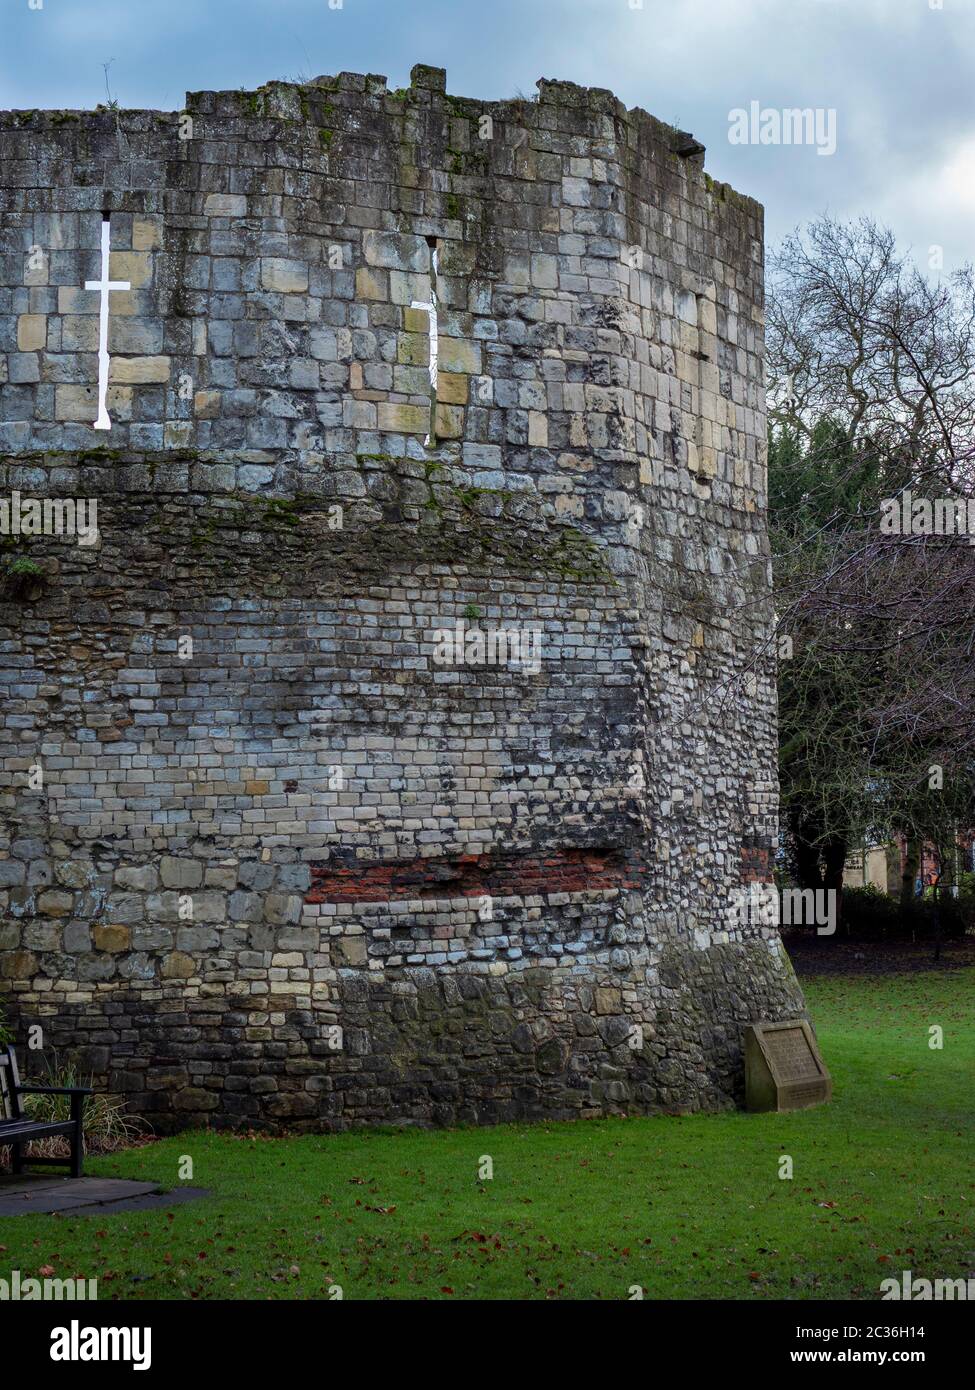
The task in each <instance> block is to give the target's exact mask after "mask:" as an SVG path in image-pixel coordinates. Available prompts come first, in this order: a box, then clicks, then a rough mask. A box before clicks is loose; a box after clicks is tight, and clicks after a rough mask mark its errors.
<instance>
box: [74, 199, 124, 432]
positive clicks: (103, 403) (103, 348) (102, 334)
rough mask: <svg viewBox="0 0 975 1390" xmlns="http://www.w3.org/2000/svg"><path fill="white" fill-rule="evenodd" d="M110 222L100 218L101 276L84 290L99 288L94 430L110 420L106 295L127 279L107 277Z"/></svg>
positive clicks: (107, 425)
mask: <svg viewBox="0 0 975 1390" xmlns="http://www.w3.org/2000/svg"><path fill="white" fill-rule="evenodd" d="M110 234H111V224H110V222H109V220H108V218H107V217H104V218H103V219H102V278H101V279H100V280H86V281H85V289H86V290H100V291H101V296H102V298H101V304H100V306H99V310H98V417H97V419H96V420H95V429H96V430H110V429H111V428H112V422H111V420H110V419H109V417H108V296H109V292H110V291H111V290H127V289H130V288H131V286H130V284H129V281H128V280H110V279H109V278H108V258H109V254H110V251H109V241H110Z"/></svg>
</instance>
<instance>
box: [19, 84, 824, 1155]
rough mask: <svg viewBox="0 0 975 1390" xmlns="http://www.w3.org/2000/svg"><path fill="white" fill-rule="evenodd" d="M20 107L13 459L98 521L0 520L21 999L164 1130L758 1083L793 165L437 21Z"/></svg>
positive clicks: (771, 995) (782, 973)
mask: <svg viewBox="0 0 975 1390" xmlns="http://www.w3.org/2000/svg"><path fill="white" fill-rule="evenodd" d="M0 156H2V160H0V196H2V200H3V201H2V230H0V237H2V241H0V447H2V450H3V457H2V463H0V499H3V498H6V499H11V498H12V497H13V495H14V493H19V494H20V497H21V502H22V503H23V499H37V500H38V501H43V500H44V499H48V500H50V499H53V498H60V499H65V498H75V499H94V500H96V501H97V504H98V512H97V520H98V532H99V535H98V540H97V542H95V543H94V544H90V545H79V544H76V543H74V541H73V539H72V538H71V537H69V536H65V535H62V536H53V535H24V534H21V535H19V536H16V535H7V536H0V544H2V546H3V555H4V561H3V564H4V571H3V577H2V581H0V582H2V584H3V590H4V591H3V595H2V599H0V682H2V685H0V690H2V691H3V692H4V699H3V711H2V718H0V756H2V784H0V910H2V918H0V993H2V994H3V995H4V996H5V997H6V999H7V1001H8V1005H9V1007H10V1009H11V1011H12V1013H13V1014H14V1017H15V1020H16V1023H17V1026H18V1029H19V1030H20V1032H21V1034H24V1030H26V1028H27V1027H28V1025H30V1024H32V1023H40V1024H41V1026H42V1028H43V1029H44V1038H45V1047H46V1048H51V1047H55V1048H59V1049H66V1048H69V1049H71V1050H73V1051H75V1052H76V1053H78V1055H79V1057H80V1060H81V1062H82V1065H83V1066H85V1067H86V1068H88V1069H90V1070H92V1071H93V1072H94V1074H95V1077H96V1084H101V1085H106V1086H108V1087H110V1088H111V1089H112V1090H115V1091H119V1092H124V1093H125V1094H126V1095H127V1098H128V1100H129V1103H130V1104H131V1105H132V1106H133V1107H134V1108H136V1109H138V1110H140V1111H142V1112H143V1113H145V1114H146V1115H147V1116H148V1117H149V1118H150V1119H151V1120H152V1121H153V1123H155V1124H156V1125H157V1126H158V1127H159V1128H161V1129H165V1128H172V1127H175V1126H178V1125H179V1124H183V1123H194V1122H201V1121H210V1122H214V1123H263V1124H268V1125H289V1126H292V1127H294V1126H306V1127H314V1126H323V1127H330V1128H339V1127H343V1126H347V1125H349V1124H353V1123H370V1122H389V1121H393V1120H401V1121H406V1122H411V1123H430V1122H452V1121H481V1122H484V1121H489V1120H497V1119H503V1118H514V1117H516V1116H540V1115H547V1116H550V1117H556V1116H568V1115H577V1114H593V1113H602V1112H607V1111H614V1110H616V1111H618V1110H627V1109H643V1110H651V1109H655V1108H661V1107H664V1108H686V1109H696V1108H700V1107H702V1106H709V1107H713V1106H721V1105H726V1104H729V1103H732V1102H733V1101H734V1100H735V1099H738V1098H740V1094H741V1089H742V1084H743V1076H742V1061H741V1046H742V1043H741V1037H742V1028H743V1025H744V1024H745V1023H747V1022H748V1021H750V1020H752V1019H753V1018H758V1017H765V1018H779V1017H785V1016H791V1015H793V1014H795V1013H796V1012H799V1011H801V1009H802V1000H801V995H800V993H799V990H798V987H797V986H796V983H795V979H794V977H793V975H792V972H791V969H790V967H789V965H788V961H787V959H786V958H785V956H784V953H783V951H782V948H781V945H780V943H779V941H778V937H777V934H776V933H775V931H774V930H772V929H770V928H769V927H767V926H763V925H762V924H760V923H756V922H751V921H749V920H748V919H747V918H745V919H743V918H742V916H741V914H740V912H738V911H737V906H738V904H739V902H740V898H741V893H742V885H743V884H746V883H747V882H748V881H749V880H751V879H754V878H756V877H757V878H766V877H768V873H769V869H768V855H769V849H770V846H771V844H772V837H773V834H774V826H775V727H774V686H773V684H772V677H771V671H770V664H769V659H768V652H767V643H768V638H769V633H770V630H771V603H770V593H769V585H770V576H769V566H768V556H767V543H766V537H765V528H764V516H763V507H764V492H765V476H764V431H765V417H764V393H763V386H762V365H761V359H762V221H761V209H760V208H759V207H758V206H757V205H756V204H755V203H753V202H751V201H750V200H748V199H744V198H741V197H740V196H739V195H737V194H735V193H734V192H732V190H730V189H728V188H727V187H726V186H723V185H717V184H715V183H713V181H712V180H710V179H709V178H708V176H707V175H706V174H705V173H704V171H703V150H702V149H701V147H700V146H699V145H697V144H696V143H695V142H694V141H693V140H692V138H691V137H689V136H687V135H686V134H685V133H682V132H680V131H676V130H674V129H672V128H671V127H668V126H665V125H662V124H661V123H659V122H657V121H655V120H654V119H653V118H651V117H649V116H647V115H646V113H644V112H642V111H639V110H634V111H630V112H627V111H626V110H625V108H624V107H623V106H622V105H621V104H620V103H619V102H618V101H617V100H616V99H615V98H614V97H613V96H612V95H611V94H610V93H608V92H604V91H598V90H586V89H582V88H577V87H574V86H572V85H571V84H566V83H554V82H541V83H540V84H539V97H538V99H537V101H525V100H519V101H511V102H499V103H483V102H477V101H473V100H466V99H458V98H455V97H452V96H448V95H447V94H446V90H445V79H444V74H443V73H442V72H441V71H439V70H437V69H431V68H423V67H420V68H416V69H414V72H413V75H412V84H411V86H410V88H409V89H407V90H405V91H399V92H389V91H387V90H386V84H385V79H383V78H379V77H372V76H369V77H363V76H359V75H356V74H342V75H340V76H339V77H338V78H335V79H331V78H321V79H318V80H317V81H316V82H315V83H312V84H309V85H307V86H302V87H299V86H294V85H289V84H282V83H272V84H269V85H268V86H267V87H265V88H262V89H260V90H259V91H258V92H252V93H239V92H224V93H198V94H195V95H190V96H188V98H187V103H186V108H185V111H183V112H174V113H160V112H129V111H124V112H114V111H103V112H98V113H85V112H8V113H4V114H2V115H0ZM106 215H107V216H108V218H109V226H110V237H111V248H112V255H111V265H110V274H111V277H112V279H113V280H118V281H126V282H128V284H129V286H130V288H129V289H127V290H114V291H112V292H111V294H110V296H109V305H110V317H109V327H108V347H109V351H110V353H111V365H110V376H109V388H108V408H109V411H110V414H111V419H112V428H111V431H110V432H101V431H96V430H94V429H93V427H92V426H93V422H94V420H95V415H96V407H97V395H98V389H97V381H98V345H99V339H98V333H99V318H98V315H99V307H100V295H99V294H98V293H97V292H95V291H92V290H87V289H85V288H84V286H85V284H86V283H88V282H91V281H96V280H98V279H99V277H100V252H99V246H100V238H101V235H102V224H103V218H104V217H105V216H106ZM433 295H435V297H436V303H437V311H436V320H435V332H434V334H433V338H432V341H433V342H434V343H435V345H436V357H437V371H436V391H435V399H433V400H432V399H431V372H430V344H431V334H430V317H431V316H430V313H429V310H428V309H426V308H423V307H417V306H423V305H428V304H430V303H432V296H433ZM25 560H28V561H30V562H31V563H29V564H27V565H25V564H24V563H23V562H24V561H25ZM35 567H36V568H35ZM499 632H500V633H501V634H518V635H519V636H520V637H521V639H522V643H523V645H522V646H521V648H520V649H519V650H518V651H513V650H512V648H511V645H510V644H509V646H508V649H507V650H504V649H502V651H501V653H500V656H498V653H497V652H495V653H494V657H498V659H497V660H495V659H493V658H492V656H491V655H490V654H487V655H485V654H483V653H481V652H480V651H479V649H478V645H477V643H478V641H479V640H481V639H484V638H490V637H491V635H492V634H493V635H494V636H497V634H498V633H499ZM445 634H446V636H445ZM529 636H530V638H531V641H530V643H529V642H528V637H529ZM35 1060H36V1059H35Z"/></svg>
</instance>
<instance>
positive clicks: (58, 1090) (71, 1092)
mask: <svg viewBox="0 0 975 1390" xmlns="http://www.w3.org/2000/svg"><path fill="white" fill-rule="evenodd" d="M17 1091H18V1092H19V1093H20V1094H21V1095H30V1096H93V1095H94V1094H95V1093H94V1091H93V1090H92V1088H91V1087H90V1086H18V1087H17Z"/></svg>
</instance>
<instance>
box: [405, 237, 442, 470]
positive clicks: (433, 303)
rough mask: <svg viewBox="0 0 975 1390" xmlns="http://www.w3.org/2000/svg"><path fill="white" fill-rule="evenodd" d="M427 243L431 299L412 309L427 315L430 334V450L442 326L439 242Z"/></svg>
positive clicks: (430, 239)
mask: <svg viewBox="0 0 975 1390" xmlns="http://www.w3.org/2000/svg"><path fill="white" fill-rule="evenodd" d="M426 242H427V245H428V246H429V248H430V298H429V299H428V300H425V299H414V300H413V303H412V304H411V306H410V307H411V308H413V309H422V310H423V311H424V312H425V313H426V316H427V323H428V331H429V334H430V428H429V430H428V432H427V437H426V439H425V440H424V441H423V442H424V444H425V446H426V447H427V448H428V449H432V448H433V447H434V446H435V445H436V442H437V371H438V368H437V357H438V350H439V341H440V324H439V320H438V317H437V276H438V274H439V264H438V254H439V242H438V241H437V238H436V237H435V236H428V237H427V239H426Z"/></svg>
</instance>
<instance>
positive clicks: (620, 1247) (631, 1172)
mask: <svg viewBox="0 0 975 1390" xmlns="http://www.w3.org/2000/svg"><path fill="white" fill-rule="evenodd" d="M805 986H806V992H807V997H808V1000H809V1006H810V1009H811V1012H812V1016H813V1018H814V1020H815V1022H816V1025H817V1030H818V1033H819V1038H820V1042H821V1045H822V1049H823V1053H824V1056H825V1058H826V1061H827V1065H828V1066H829V1067H830V1069H831V1071H832V1074H833V1080H834V1095H835V1098H834V1101H833V1104H832V1105H830V1106H826V1107H822V1108H820V1109H817V1110H809V1111H805V1112H798V1113H795V1114H791V1115H782V1116H776V1115H746V1114H727V1115H710V1116H693V1117H688V1118H673V1117H666V1116H663V1117H659V1118H652V1119H645V1118H635V1119H627V1120H604V1121H580V1122H577V1123H570V1124H562V1125H557V1124H546V1125H531V1126H528V1125H525V1126H521V1125H506V1126H503V1127H500V1128H496V1129H469V1130H452V1131H433V1132H428V1131H423V1132H416V1131H387V1132H366V1133H363V1132H359V1133H355V1134H346V1135H338V1136H319V1137H309V1138H300V1139H290V1140H281V1139H277V1140H275V1139H240V1138H230V1137H220V1136H217V1135H208V1134H204V1133H200V1132H198V1131H194V1132H191V1133H188V1134H184V1135H182V1136H178V1137H176V1138H174V1139H167V1140H165V1141H163V1142H160V1143H157V1144H151V1145H149V1146H148V1147H146V1148H142V1149H136V1150H131V1151H129V1152H127V1153H123V1154H120V1155H116V1156H114V1157H103V1158H100V1159H92V1160H90V1161H89V1163H88V1165H87V1171H89V1172H91V1173H94V1174H99V1175H102V1176H110V1175H111V1176H120V1177H131V1178H144V1179H148V1178H151V1179H158V1180H160V1181H161V1182H163V1183H165V1184H166V1185H172V1184H174V1183H175V1182H176V1180H177V1164H178V1161H179V1159H180V1156H181V1155H184V1154H188V1155H190V1156H191V1157H192V1159H193V1163H194V1173H193V1179H192V1182H193V1185H196V1186H203V1187H207V1188H209V1189H211V1192H212V1196H210V1197H209V1198H208V1199H206V1200H204V1201H200V1202H196V1203H190V1204H187V1205H184V1206H177V1207H173V1208H171V1209H169V1210H163V1211H156V1212H152V1213H149V1214H145V1213H133V1214H128V1215H126V1214H119V1215H116V1216H107V1215H100V1216H91V1217H69V1216H32V1217H13V1218H6V1219H0V1272H2V1273H4V1274H5V1273H6V1271H8V1270H11V1269H14V1268H19V1269H20V1270H21V1272H22V1274H23V1275H24V1276H26V1275H27V1273H36V1272H37V1270H38V1269H39V1267H40V1266H43V1265H50V1266H52V1267H53V1268H54V1269H55V1270H56V1272H57V1275H58V1276H59V1277H62V1278H63V1277H68V1276H70V1275H76V1276H85V1277H87V1278H92V1277H97V1278H98V1280H99V1290H98V1292H99V1298H101V1299H106V1298H123V1299H128V1298H279V1299H282V1298H284V1299H291V1298H322V1297H326V1296H327V1294H326V1290H327V1289H328V1288H329V1286H330V1285H336V1284H337V1285H341V1287H342V1290H343V1294H344V1297H345V1298H451V1297H453V1298H457V1299H465V1298H516V1299H523V1298H610V1299H621V1298H626V1297H627V1296H628V1290H629V1288H630V1286H631V1285H634V1284H638V1285H641V1286H642V1287H643V1289H644V1291H645V1296H646V1297H647V1298H831V1297H832V1298H866V1299H875V1298H877V1297H878V1293H879V1284H880V1281H881V1279H883V1278H886V1277H889V1276H890V1275H895V1276H898V1277H899V1273H900V1271H901V1270H902V1269H911V1270H913V1271H914V1273H915V1275H922V1276H925V1277H927V1278H932V1279H933V1278H958V1277H968V1276H969V1275H973V1274H975V1222H973V1205H975V1166H973V1164H972V1156H973V1143H972V1141H973V1135H975V1122H973V1110H975V1087H973V1078H975V1022H973V1017H972V1008H971V999H972V992H973V988H975V970H971V969H964V970H956V971H951V972H949V971H944V972H942V971H937V972H930V973H924V974H913V975H897V976H887V977H876V978H870V977H867V978H864V977H858V978H849V977H841V978H830V979H825V978H820V979H818V980H811V981H810V980H807V981H805ZM933 1024H939V1025H940V1026H941V1027H942V1028H943V1029H944V1047H943V1050H941V1051H934V1050H931V1049H930V1048H929V1046H928V1039H929V1034H928V1029H929V1028H930V1027H931V1025H933ZM484 1154H488V1155H490V1156H491V1158H492V1159H493V1162H494V1177H493V1179H492V1180H490V1181H484V1182H479V1181H478V1177H477V1167H478V1161H479V1159H480V1157H481V1155H484ZM783 1154H789V1155H791V1156H792V1159H793V1164H794V1174H795V1175H794V1178H793V1180H792V1181H785V1180H782V1179H780V1178H779V1176H778V1172H779V1160H780V1156H781V1155H783Z"/></svg>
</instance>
